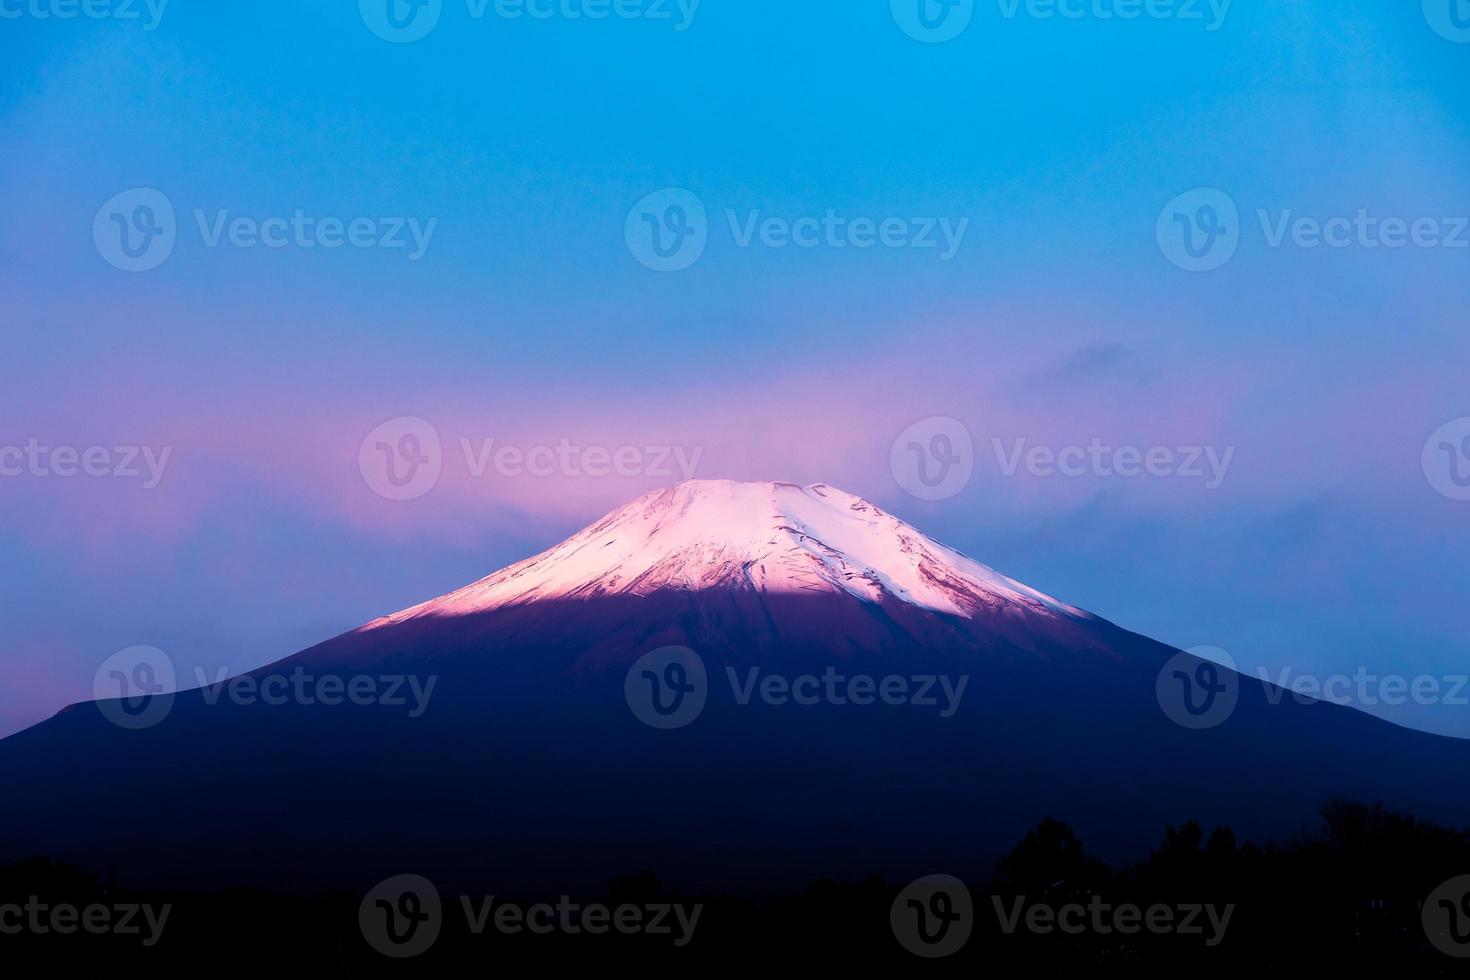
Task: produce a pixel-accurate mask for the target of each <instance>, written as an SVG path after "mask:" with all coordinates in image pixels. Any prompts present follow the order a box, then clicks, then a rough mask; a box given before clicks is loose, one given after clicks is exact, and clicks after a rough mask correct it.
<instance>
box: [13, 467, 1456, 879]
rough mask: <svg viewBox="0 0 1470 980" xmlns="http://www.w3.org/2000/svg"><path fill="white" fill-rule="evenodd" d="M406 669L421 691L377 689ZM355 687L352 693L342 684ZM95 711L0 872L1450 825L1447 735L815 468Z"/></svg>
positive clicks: (17, 772) (974, 860)
mask: <svg viewBox="0 0 1470 980" xmlns="http://www.w3.org/2000/svg"><path fill="white" fill-rule="evenodd" d="M1126 561H1127V556H1126V555H1120V556H1119V564H1120V566H1121V565H1123V564H1125V563H1126ZM1176 674H1182V675H1183V676H1184V677H1186V678H1188V677H1193V676H1199V677H1201V678H1207V679H1208V680H1209V682H1210V683H1215V684H1217V685H1218V686H1219V689H1221V690H1224V689H1226V688H1228V689H1229V690H1230V692H1231V705H1232V710H1231V711H1230V712H1229V713H1228V716H1225V717H1220V718H1217V719H1214V720H1213V721H1212V722H1211V723H1210V724H1208V725H1205V724H1194V723H1192V722H1191V721H1190V718H1189V717H1187V716H1180V715H1178V714H1177V712H1175V713H1171V711H1170V709H1169V705H1168V703H1167V698H1166V697H1165V696H1164V694H1163V693H1162V692H1163V691H1165V690H1166V689H1167V688H1168V686H1169V685H1170V684H1172V683H1173V677H1174V675H1176ZM405 678H408V679H412V681H413V682H414V683H413V684H412V685H411V687H412V689H413V690H415V691H417V692H418V693H419V694H420V695H421V696H422V697H421V703H419V704H418V705H417V708H418V709H422V710H417V711H414V710H405V708H404V707H403V705H402V703H401V700H397V701H395V699H392V698H388V697H382V696H378V695H382V694H383V693H384V692H385V690H386V684H387V682H389V681H391V680H393V679H397V680H398V681H399V687H402V686H403V685H402V681H403V679H405ZM362 679H366V685H367V686H364V688H363V690H364V691H366V690H367V687H368V686H372V685H373V684H374V683H376V685H377V686H372V690H373V692H374V694H375V697H374V698H372V699H364V700H360V701H355V700H353V699H351V698H346V697H344V696H343V695H342V691H343V690H344V689H345V690H351V689H352V685H353V684H354V683H357V682H359V681H361V680H362ZM664 680H667V681H668V682H669V685H670V687H669V689H668V691H663V692H662V695H667V696H669V697H673V698H674V701H675V702H677V703H679V704H681V705H682V704H683V703H684V699H685V695H688V697H689V699H690V703H692V704H694V705H695V707H696V708H697V710H693V711H691V710H686V709H684V708H682V707H681V708H679V709H678V711H677V712H675V711H674V710H673V709H670V708H669V704H670V703H673V702H669V701H667V700H666V699H665V700H661V696H662V695H661V688H660V684H661V683H662V682H663V681H664ZM327 681H331V682H332V684H331V686H332V689H333V690H334V691H336V692H337V695H338V696H337V697H336V699H335V702H332V701H331V699H328V698H326V697H323V696H321V694H322V692H323V691H325V690H326V683H325V682H327ZM645 684H647V685H650V696H651V698H652V701H650V702H647V703H645V702H644V701H642V700H641V698H642V697H643V696H642V695H641V694H640V693H639V692H640V691H642V690H643V689H644V685H645ZM271 689H275V690H283V691H293V692H295V693H294V694H293V695H292V696H289V697H286V698H284V699H267V698H265V697H263V696H262V693H261V692H264V691H267V690H271ZM242 691H244V692H250V693H251V694H252V696H251V697H243V696H241V692H242ZM303 691H305V692H307V693H308V694H309V695H311V696H305V695H303V694H302V692H303ZM1212 696H1213V695H1212ZM117 707H118V702H94V703H87V704H81V705H74V706H72V707H71V708H68V709H66V710H64V711H62V712H61V713H60V714H58V715H57V716H55V717H54V718H52V719H50V720H49V721H47V722H45V723H43V724H41V725H37V726H35V727H34V728H32V729H29V730H27V731H25V732H22V733H20V734H18V735H15V736H13V737H11V738H9V739H6V740H4V741H3V742H0V784H3V785H4V786H5V787H6V790H7V794H6V795H7V800H6V803H5V805H4V807H3V808H0V862H3V861H6V860H15V859H19V858H23V857H27V856H32V855H38V854H44V855H47V856H50V857H54V858H59V859H64V860H69V861H72V862H75V863H78V864H81V865H83V866H88V867H94V868H103V867H107V866H113V867H116V868H117V869H118V870H119V873H123V874H127V875H128V877H129V880H130V881H134V882H140V883H148V884H156V885H159V886H178V887H193V886H200V885H205V886H209V887H218V886H220V885H222V884H232V885H242V886H250V885H254V886H266V887H273V888H281V887H302V888H309V887H321V886H345V887H362V886H364V885H366V884H370V883H372V882H374V881H377V880H380V879H382V878H384V877H385V876H387V875H389V874H396V873H402V872H404V871H413V872H415V873H420V874H425V875H427V876H429V877H431V878H433V879H434V880H436V881H439V882H440V883H441V885H444V886H450V887H452V883H453V882H454V881H456V880H468V879H470V878H474V879H477V880H485V879H486V878H487V876H488V877H489V878H492V879H494V880H497V881H500V882H503V883H504V887H505V889H506V891H507V892H510V891H512V890H515V889H521V890H524V891H525V892H528V893H534V894H550V893H557V892H575V891H576V890H578V889H589V888H596V887H599V886H600V885H601V884H603V883H605V882H606V881H607V880H609V879H610V878H612V877H614V876H616V875H620V874H627V873H633V872H637V871H642V870H650V871H653V872H655V873H657V874H658V875H659V876H660V877H661V878H663V879H664V880H665V881H668V882H672V883H674V884H676V885H678V886H680V887H685V888H689V889H716V888H730V889H741V888H750V889H769V888H775V887H785V886H792V887H795V886H799V885H802V884H805V883H807V882H810V881H811V880H813V879H814V878H816V877H818V876H823V875H829V876H834V877H839V878H842V877H856V876H867V875H871V874H885V875H890V876H893V877H895V878H900V877H902V876H905V875H908V876H913V875H916V874H924V873H932V872H933V871H934V870H935V869H940V870H944V871H953V872H954V873H957V874H963V873H967V872H970V871H973V870H975V869H979V868H988V867H989V862H991V861H993V860H994V859H995V858H996V857H998V856H999V855H1000V854H1002V853H1004V852H1005V851H1006V850H1008V849H1009V847H1010V845H1012V844H1013V843H1014V842H1015V841H1016V840H1017V839H1019V838H1020V837H1021V836H1022V835H1023V834H1024V833H1025V831H1026V830H1027V829H1028V828H1029V827H1031V826H1033V825H1034V824H1035V823H1036V822H1037V821H1038V820H1040V819H1041V818H1043V817H1047V816H1054V817H1057V818H1060V819H1062V820H1064V821H1066V822H1068V823H1070V824H1072V825H1073V826H1075V827H1076V828H1077V829H1078V831H1079V833H1080V834H1081V835H1082V836H1083V838H1084V839H1085V840H1087V841H1088V843H1089V845H1090V846H1091V847H1092V848H1093V849H1094V850H1095V851H1096V852H1097V853H1098V854H1099V855H1100V856H1103V857H1105V858H1125V859H1126V858H1132V857H1136V856H1138V855H1140V854H1142V853H1144V852H1145V851H1146V849H1147V848H1148V847H1149V846H1150V845H1151V844H1153V843H1154V842H1155V841H1156V840H1157V835H1158V831H1159V828H1160V826H1162V825H1163V824H1164V823H1169V822H1173V823H1181V822H1183V821H1184V820H1187V819H1190V818H1197V819H1200V820H1202V821H1205V822H1208V823H1228V824H1231V825H1232V826H1233V827H1234V829H1235V830H1236V831H1237V833H1239V834H1241V835H1243V836H1251V837H1255V838H1261V837H1277V838H1279V837H1282V836H1285V835H1287V834H1290V833H1292V832H1293V831H1294V830H1296V829H1297V828H1298V826H1299V825H1300V824H1301V822H1302V821H1303V820H1305V819H1308V818H1310V817H1311V816H1312V815H1313V814H1314V813H1315V811H1316V808H1317V807H1318V806H1319V805H1320V804H1322V803H1323V802H1324V801H1326V800H1327V799H1328V798H1330V797H1332V796H1347V797H1353V798H1357V799H1362V800H1366V801H1377V800H1381V801H1383V802H1384V803H1385V804H1387V805H1390V806H1392V807H1395V808H1399V809H1406V810H1410V811H1412V812H1414V813H1416V814H1419V815H1421V816H1424V817H1428V818H1433V819H1437V820H1441V821H1443V822H1445V823H1449V824H1452V825H1467V824H1470V790H1467V789H1466V788H1465V785H1464V781H1463V780H1461V779H1459V778H1457V777H1458V775H1459V774H1462V773H1464V772H1466V771H1470V770H1467V766H1470V742H1463V741H1460V740H1455V739H1449V738H1443V737H1440V736H1435V735H1429V734H1425V733H1421V732H1417V731H1412V730H1409V729H1404V728H1399V727H1396V726H1394V725H1391V724H1389V723H1387V722H1384V721H1381V720H1378V719H1376V718H1372V717H1370V716H1368V715H1365V714H1362V713H1360V712H1358V711H1355V710H1353V709H1350V708H1345V707H1340V706H1336V705H1332V704H1326V703H1315V702H1314V703H1302V702H1300V701H1298V700H1297V699H1294V698H1293V697H1291V696H1289V695H1287V696H1283V692H1281V691H1279V690H1277V689H1275V688H1272V687H1269V686H1268V685H1265V684H1262V683H1260V682H1258V681H1255V680H1252V679H1251V678H1248V677H1245V676H1243V675H1237V674H1235V673H1233V672H1231V671H1229V670H1228V669H1226V668H1224V667H1215V665H1213V664H1208V663H1206V662H1204V661H1199V660H1197V659H1195V658H1192V657H1190V656H1189V655H1186V654H1181V653H1180V651H1178V650H1175V649H1173V648H1171V647H1168V646H1165V645H1164V644H1160V643H1157V642H1155V641H1152V640H1149V639H1147V638H1145V637H1142V636H1138V635H1136V634H1133V633H1130V632H1128V631H1126V630H1124V629H1122V628H1120V627H1118V626H1116V625H1114V624H1112V623H1109V622H1108V621H1106V620H1104V619H1101V618H1099V617H1097V616H1095V615H1092V614H1091V613H1088V612H1085V611H1083V610H1081V609H1078V608H1075V607H1073V606H1071V605H1068V604H1067V603H1065V602H1062V601H1060V600H1058V599H1055V598H1052V597H1051V596H1048V595H1046V594H1044V593H1042V592H1040V591H1038V590H1036V589H1034V588H1031V587H1029V586H1026V585H1023V584H1021V583H1019V582H1016V581H1014V580H1012V579H1009V578H1007V577H1006V576H1004V575H1002V574H1000V573H998V572H996V571H994V570H992V569H990V568H988V567H987V566H985V565H983V564H980V563H979V562H977V561H974V560H972V559H970V558H968V557H966V556H965V555H963V554H961V553H959V552H957V551H955V550H953V549H951V548H948V547H945V546H944V545H942V544H939V543H938V542H936V541H934V540H932V539H931V538H929V537H927V536H925V535H924V534H922V533H920V532H919V531H917V530H915V529H914V528H912V527H910V526H909V525H908V524H906V523H905V522H903V521H902V520H900V519H899V518H897V517H895V516H893V515H891V514H888V513H886V512H885V511H883V510H881V509H879V508H878V507H876V506H875V505H873V504H871V503H869V502H868V501H866V500H863V499H861V498H859V497H855V496H853V495H851V494H848V493H845V492H843V491H841V490H838V489H836V488H833V487H830V486H826V485H822V484H818V485H814V486H808V487H799V486H795V485H792V484H785V483H733V482H725V481H694V482H689V483H684V484H680V485H679V486H677V487H674V488H672V489H667V490H662V491H658V492H654V493H651V494H648V495H646V496H643V497H640V498H639V499H637V500H635V501H633V502H631V503H629V504H627V505H625V506H623V507H621V508H619V509H617V510H615V511H613V512H612V513H610V514H608V515H607V516H605V517H604V518H602V519H601V520H599V521H598V522H596V523H595V524H592V525H591V526H589V527H588V528H586V529H585V530H583V531H581V532H579V533H577V534H575V535H573V536H572V537H571V538H569V539H567V540H566V541H564V542H562V543H561V544H559V545H557V546H555V547H553V548H551V549H550V550H548V551H545V552H543V553H541V554H539V555H537V556H535V557H532V558H528V559H526V560H525V561H522V562H520V563H518V564H515V565H512V566H510V567H508V568H505V569H503V570H501V571H499V572H496V573H494V574H492V575H490V576H489V577H487V578H485V579H482V580H480V581H478V582H475V583H473V584H471V585H468V586H465V587H464V588H461V589H458V590H456V591H454V592H451V593H449V594H447V595H444V596H441V597H439V598H437V599H433V600H431V601H429V602H425V603H422V604H419V605H416V606H412V607H410V608H407V609H404V610H403V611H401V612H398V613H395V614H392V615H389V616H385V617H382V618H379V619H375V620H373V621H371V622H369V623H366V624H365V625H363V626H361V627H359V628H358V629H356V630H353V631H351V632H348V633H345V634H343V635H341V636H338V637H336V638H334V639H331V640H328V641H326V642H324V643H322V644H319V645H317V646H315V647H312V648H310V649H307V650H305V651H302V652H301V653H299V654H296V655H295V656H293V657H290V658H287V659H286V660H283V661H280V662H278V663H275V664H272V665H269V666H267V667H263V668H261V669H259V670H256V671H253V672H251V673H249V674H246V675H242V676H241V677H239V678H235V679H233V680H231V681H229V682H228V683H225V684H220V685H210V686H209V687H205V688H201V689H198V690H193V691H186V692H181V693H179V694H177V695H176V696H174V697H173V698H172V700H171V701H170V702H169V707H168V711H167V713H166V716H164V717H162V718H160V720H158V722H157V723H156V724H151V725H149V726H146V727H139V728H135V729H129V728H124V727H119V726H118V725H115V724H113V723H112V722H111V721H110V720H109V715H115V709H116V708H117ZM99 709H101V710H99ZM1191 710H1192V709H1191ZM680 713H682V714H680ZM1181 718H1182V721H1181V720H1180V719H1181Z"/></svg>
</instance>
